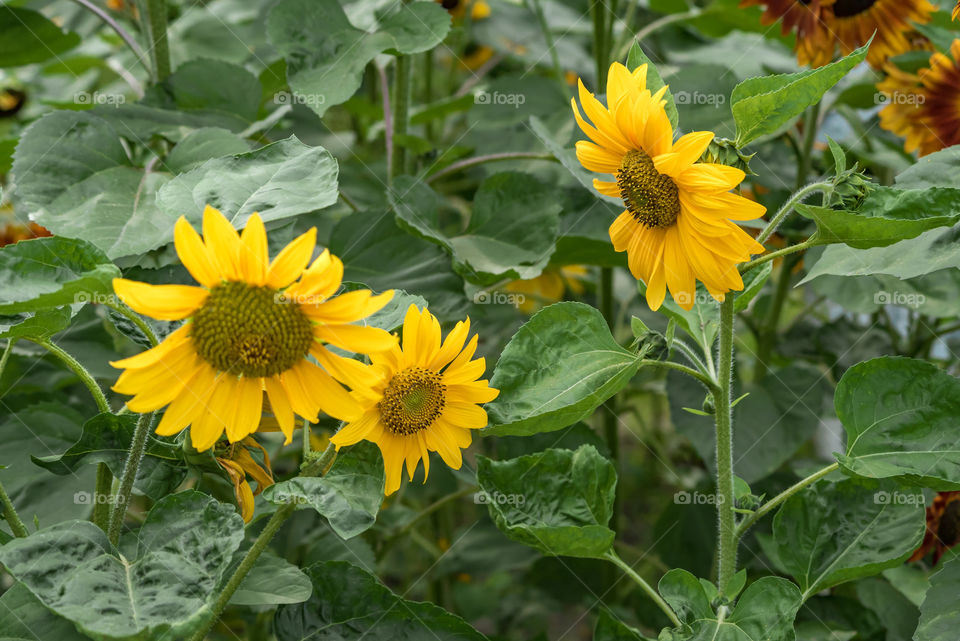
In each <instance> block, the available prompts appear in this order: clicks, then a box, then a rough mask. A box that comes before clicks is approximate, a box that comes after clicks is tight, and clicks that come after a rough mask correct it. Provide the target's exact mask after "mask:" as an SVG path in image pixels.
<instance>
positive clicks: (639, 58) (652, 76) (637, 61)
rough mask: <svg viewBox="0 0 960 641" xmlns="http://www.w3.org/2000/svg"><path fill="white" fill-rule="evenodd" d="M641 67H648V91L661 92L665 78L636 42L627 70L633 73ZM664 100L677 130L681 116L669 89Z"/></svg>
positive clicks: (628, 60) (668, 114)
mask: <svg viewBox="0 0 960 641" xmlns="http://www.w3.org/2000/svg"><path fill="white" fill-rule="evenodd" d="M640 65H647V89H649V90H650V93H656V92H658V91H660V88H661V87H663V86H664V85H665V84H666V83H665V82H664V81H663V78H661V77H660V72H659V71H657V66H656V65H655V64H653V61H652V60H650V58H648V57H647V54H645V53H643V49H642V48H641V47H640V43H638V42H634V43H633V46H632V47H630V53H628V54H627V69H629V70H630V71H633V70H635V69H636V68H637V67H639V66H640ZM663 98H664V99H665V100H666V101H667V104H666V105H664V109H666V112H667V118H669V119H670V124H671V125H672V126H673V128H674V129H676V128H677V120H678V118H679V116H678V115H677V105H676V103H675V102H674V100H673V93H671V91H670V90H669V89H667V91H666V93H664V94H663Z"/></svg>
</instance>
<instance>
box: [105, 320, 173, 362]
mask: <svg viewBox="0 0 960 641" xmlns="http://www.w3.org/2000/svg"><path fill="white" fill-rule="evenodd" d="M189 336H190V325H189V324H186V325H181V326H180V327H179V328H177V329H176V330H175V331H173V332H172V333H171V334H170V335H169V336H167V337H166V338H165V339H163V340H162V341H161V342H160V344H159V345H157V346H156V347H151V348H150V349H148V350H147V351H145V352H140V353H139V354H137V355H136V356H131V357H129V358H124V359H121V360H119V361H110V364H111V365H112V366H114V367H117V368H122V369H127V368H132V369H139V368H142V367H149V366H150V365H153V364H155V363H157V362H159V361H160V360H162V359H164V358H166V357H167V356H168V355H169V354H170V353H171V352H172V351H173V350H175V349H177V348H178V347H180V346H181V345H183V344H184V343H185V342H186V341H187V340H189Z"/></svg>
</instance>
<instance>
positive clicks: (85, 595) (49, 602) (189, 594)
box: [0, 491, 243, 641]
mask: <svg viewBox="0 0 960 641" xmlns="http://www.w3.org/2000/svg"><path fill="white" fill-rule="evenodd" d="M138 539H139V544H138V545H137V548H136V549H137V552H136V558H135V559H127V558H125V557H123V556H122V555H120V554H119V553H118V552H117V550H116V549H115V548H114V547H113V546H112V545H111V544H110V542H109V541H108V540H107V537H106V535H105V534H104V533H103V531H102V530H101V529H100V528H98V527H97V526H95V525H94V524H93V523H90V522H88V521H67V522H64V523H60V524H57V525H54V526H51V527H48V528H45V529H43V530H40V531H39V532H37V533H35V534H31V535H30V536H28V537H27V538H25V539H16V540H14V541H11V542H10V543H8V544H6V545H4V546H3V547H0V562H2V563H3V565H4V566H5V567H6V568H7V570H8V571H9V572H10V573H11V574H13V575H14V576H15V577H16V578H17V579H18V580H19V581H21V582H22V583H23V584H24V585H26V586H27V588H29V589H30V591H31V592H33V594H34V595H35V596H36V597H37V598H38V599H40V601H41V602H43V604H44V605H45V606H46V607H48V608H50V609H51V610H53V611H54V612H56V613H57V614H59V615H60V616H63V617H65V618H67V619H69V620H71V621H73V623H74V624H75V625H76V626H77V628H78V629H79V630H80V631H82V632H83V633H84V634H86V635H88V636H90V637H91V638H94V639H98V640H102V641H107V640H109V641H121V640H124V641H146V640H147V639H156V638H160V637H161V636H163V635H164V634H169V635H170V636H171V637H175V638H185V637H186V636H187V635H188V634H189V632H190V631H191V630H193V629H194V628H195V627H196V625H197V624H198V623H199V622H201V621H202V620H203V619H205V618H206V617H208V616H209V615H210V612H211V610H210V606H211V605H212V603H213V601H214V600H215V599H216V596H217V588H218V586H219V585H220V583H221V580H222V578H223V574H224V572H225V571H226V569H227V568H228V567H229V564H230V560H231V558H232V556H233V553H234V551H235V550H236V549H237V547H238V546H239V545H240V542H241V540H242V539H243V519H241V518H240V516H239V515H238V514H237V513H236V511H235V510H234V508H232V507H230V506H227V505H222V504H220V503H218V502H217V501H215V500H214V499H212V498H210V497H209V496H206V495H204V494H200V493H199V492H193V491H190V492H182V493H180V494H173V495H170V496H168V497H166V498H164V499H162V500H161V501H159V502H158V503H157V504H156V505H155V506H154V507H153V509H152V510H151V511H150V514H149V515H148V516H147V520H146V521H145V522H144V524H143V527H142V528H140V531H139V533H138Z"/></svg>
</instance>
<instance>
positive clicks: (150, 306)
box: [113, 278, 209, 321]
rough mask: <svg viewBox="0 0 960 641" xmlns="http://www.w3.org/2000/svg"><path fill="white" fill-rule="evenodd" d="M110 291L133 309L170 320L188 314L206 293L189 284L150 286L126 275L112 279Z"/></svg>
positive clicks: (185, 316)
mask: <svg viewBox="0 0 960 641" xmlns="http://www.w3.org/2000/svg"><path fill="white" fill-rule="evenodd" d="M113 291H115V292H116V293H117V296H119V297H120V299H121V300H122V301H123V302H125V303H126V304H127V305H129V306H130V307H131V308H133V310H134V311H135V312H138V313H140V314H144V315H145V316H149V317H150V318H156V319H157V320H169V321H174V320H183V319H184V318H187V317H188V316H191V315H192V314H193V313H194V312H195V311H197V309H199V308H200V306H201V305H203V303H204V301H206V300H207V296H208V294H209V292H207V290H205V289H204V288H202V287H193V286H192V285H150V284H147V283H141V282H138V281H135V280H127V279H126V278H114V279H113Z"/></svg>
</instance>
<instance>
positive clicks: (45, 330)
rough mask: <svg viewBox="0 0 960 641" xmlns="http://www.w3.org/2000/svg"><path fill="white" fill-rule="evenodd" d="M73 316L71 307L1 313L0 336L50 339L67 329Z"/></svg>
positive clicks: (39, 339)
mask: <svg viewBox="0 0 960 641" xmlns="http://www.w3.org/2000/svg"><path fill="white" fill-rule="evenodd" d="M71 317H72V314H71V312H70V308H69V307H60V308H55V309H44V310H41V311H39V312H36V313H33V312H24V313H22V314H13V315H9V316H8V315H0V338H11V339H18V338H27V339H31V340H35V341H43V340H48V339H49V338H50V337H51V336H53V335H54V334H57V333H59V332H61V331H63V330H64V329H66V328H67V326H69V325H70V318H71Z"/></svg>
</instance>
